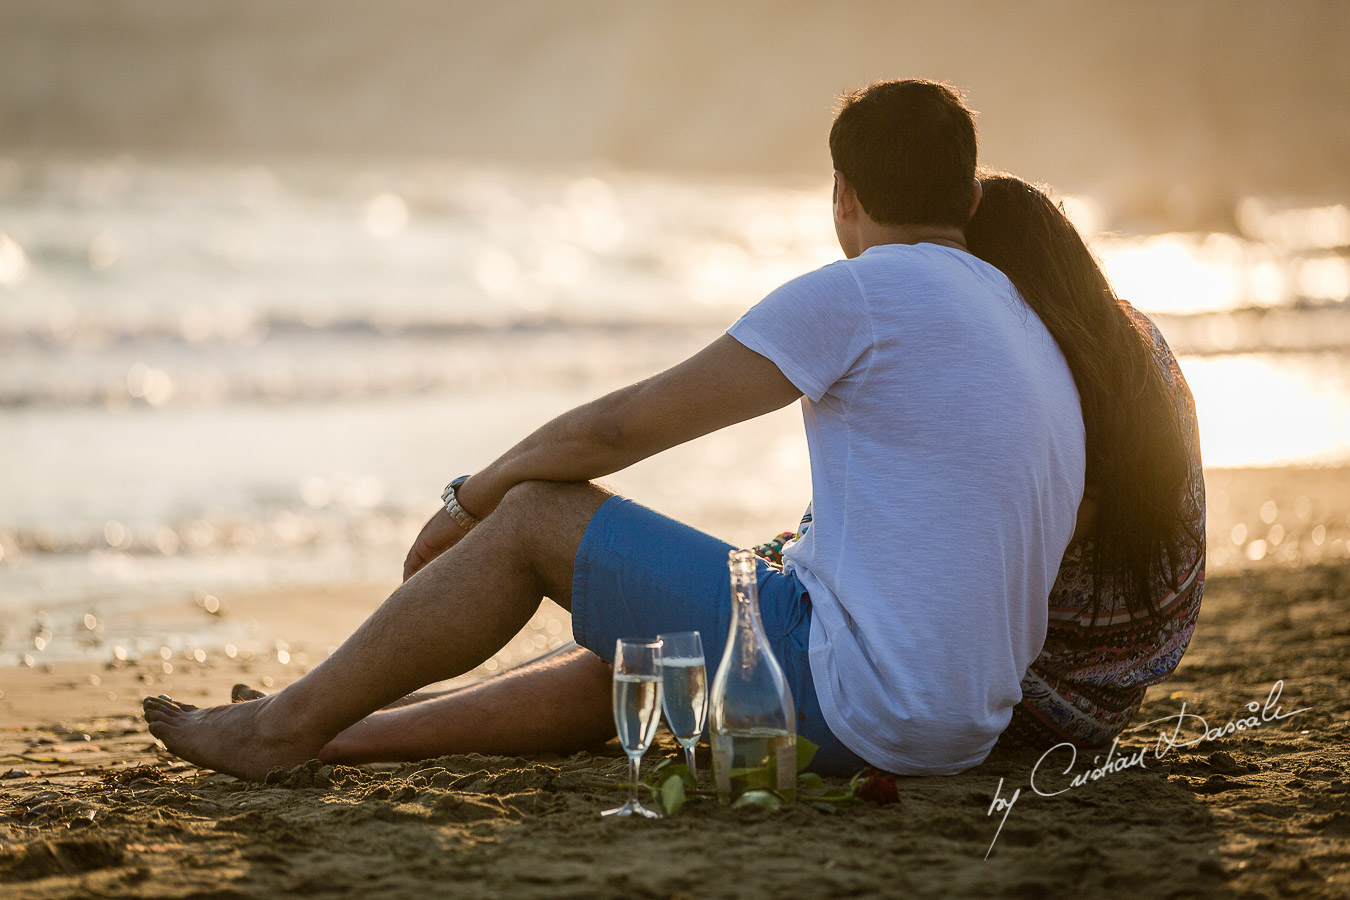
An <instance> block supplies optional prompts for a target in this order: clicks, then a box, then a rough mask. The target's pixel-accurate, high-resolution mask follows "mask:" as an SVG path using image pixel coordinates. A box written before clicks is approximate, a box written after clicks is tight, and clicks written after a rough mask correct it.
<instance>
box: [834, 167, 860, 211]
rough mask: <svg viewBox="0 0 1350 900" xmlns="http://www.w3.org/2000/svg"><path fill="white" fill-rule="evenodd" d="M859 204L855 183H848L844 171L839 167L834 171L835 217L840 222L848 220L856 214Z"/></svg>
mask: <svg viewBox="0 0 1350 900" xmlns="http://www.w3.org/2000/svg"><path fill="white" fill-rule="evenodd" d="M857 205H858V195H857V193H856V192H854V190H853V185H851V184H849V183H848V179H847V178H845V177H844V173H843V172H840V171H839V170H838V169H835V171H834V218H835V220H836V221H839V222H847V221H848V220H849V219H851V218H852V217H853V215H854V210H855V208H856V207H857Z"/></svg>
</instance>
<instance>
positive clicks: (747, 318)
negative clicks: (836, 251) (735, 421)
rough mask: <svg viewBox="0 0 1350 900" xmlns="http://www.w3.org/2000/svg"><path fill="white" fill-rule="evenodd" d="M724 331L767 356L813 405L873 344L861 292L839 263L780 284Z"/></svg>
mask: <svg viewBox="0 0 1350 900" xmlns="http://www.w3.org/2000/svg"><path fill="white" fill-rule="evenodd" d="M727 334H729V335H731V336H732V337H733V338H735V339H736V340H737V341H739V342H740V343H741V344H743V345H745V346H746V347H748V348H750V349H751V350H753V351H755V352H756V353H758V354H760V355H761V356H765V357H768V358H769V359H770V360H772V361H773V363H774V364H775V365H776V366H778V369H779V371H781V372H782V373H783V375H784V377H786V378H787V380H788V381H791V382H792V383H793V385H794V386H796V387H797V389H798V390H800V391H801V392H802V393H803V394H805V395H806V396H807V397H810V398H811V400H812V402H815V403H819V402H820V400H821V398H823V397H824V396H825V395H826V394H827V393H829V392H830V389H831V388H832V387H834V386H835V385H836V384H838V383H839V382H841V381H843V380H845V379H846V378H847V377H849V376H850V375H852V374H854V373H855V372H856V371H857V369H858V368H859V366H860V364H862V363H863V361H864V360H865V358H866V356H867V351H868V350H869V349H870V348H871V346H872V324H871V320H870V318H869V316H868V312H867V305H866V303H865V301H864V298H863V294H862V290H861V288H859V286H858V282H857V280H856V279H855V278H854V277H853V274H852V273H851V272H849V271H848V269H847V267H846V266H845V264H844V263H841V262H840V263H832V264H830V265H828V266H825V267H824V268H822V269H817V270H816V271H814V272H808V273H807V274H805V275H802V276H800V277H798V278H794V279H793V280H791V281H789V282H788V283H787V284H784V285H783V286H782V287H780V288H778V289H777V290H775V291H773V292H772V293H770V294H769V295H768V296H767V297H765V298H764V299H763V300H761V301H759V302H758V303H756V304H755V305H754V306H752V307H751V308H750V309H749V310H748V311H747V312H746V313H745V315H743V316H741V317H740V318H739V319H737V320H736V322H735V324H733V325H732V326H731V327H730V328H728V329H727Z"/></svg>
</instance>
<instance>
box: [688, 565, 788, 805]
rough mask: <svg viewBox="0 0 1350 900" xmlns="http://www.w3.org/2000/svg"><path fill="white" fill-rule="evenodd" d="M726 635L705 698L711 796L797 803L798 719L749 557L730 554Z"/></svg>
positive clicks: (725, 799)
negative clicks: (755, 794)
mask: <svg viewBox="0 0 1350 900" xmlns="http://www.w3.org/2000/svg"><path fill="white" fill-rule="evenodd" d="M727 564H728V565H729V566H730V567H731V603H732V609H731V630H730V633H729V634H728V635H727V648H726V651H725V652H724V653H723V654H722V662H721V664H720V665H719V666H718V667H717V676H716V677H715V678H714V679H713V685H712V693H711V696H710V697H709V708H708V730H709V732H711V737H712V757H713V776H714V779H715V780H716V782H717V797H718V799H719V800H721V801H722V802H723V803H731V802H732V801H734V800H735V799H736V798H737V797H739V796H740V795H741V794H743V793H745V792H746V791H749V790H757V789H758V790H769V791H777V792H778V794H779V795H781V796H782V797H783V799H785V800H787V801H789V802H792V801H795V800H796V799H797V714H796V708H795V707H794V706H793V703H792V692H791V691H790V690H789V689H788V684H787V679H786V678H784V677H783V668H782V666H780V665H779V664H778V660H777V659H775V658H774V655H773V651H772V650H771V649H770V647H769V638H768V635H767V634H765V633H764V623H763V621H762V620H761V619H760V617H759V578H758V575H757V574H756V569H755V555H754V553H752V552H751V551H749V550H733V551H732V553H731V556H730V559H729V560H728V563H727Z"/></svg>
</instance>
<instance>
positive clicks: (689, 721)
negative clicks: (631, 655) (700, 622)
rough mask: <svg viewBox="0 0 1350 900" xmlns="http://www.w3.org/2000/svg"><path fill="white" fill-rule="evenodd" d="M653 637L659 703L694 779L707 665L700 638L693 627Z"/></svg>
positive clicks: (704, 715) (705, 713)
mask: <svg viewBox="0 0 1350 900" xmlns="http://www.w3.org/2000/svg"><path fill="white" fill-rule="evenodd" d="M657 640H658V641H660V642H661V670H662V676H661V677H662V681H663V690H662V692H661V705H662V706H663V707H665V710H666V722H667V724H669V725H670V733H671V734H673V735H675V740H677V741H679V742H680V746H681V747H683V748H684V761H685V763H686V764H687V765H688V766H689V775H690V777H691V778H693V779H695V781H697V780H698V769H697V768H696V767H695V765H694V745H695V744H697V743H698V739H699V738H700V737H701V736H702V735H703V726H704V724H705V723H706V722H707V720H708V669H707V666H706V664H705V663H704V660H703V639H702V638H701V637H699V633H698V632H697V631H680V632H676V633H675V634H663V635H660V636H659V637H657Z"/></svg>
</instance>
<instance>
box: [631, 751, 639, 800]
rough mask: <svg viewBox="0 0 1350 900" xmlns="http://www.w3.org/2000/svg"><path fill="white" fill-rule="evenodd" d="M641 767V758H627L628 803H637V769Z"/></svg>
mask: <svg viewBox="0 0 1350 900" xmlns="http://www.w3.org/2000/svg"><path fill="white" fill-rule="evenodd" d="M641 765H642V757H640V756H630V757H628V802H629V803H637V802H638V798H637V789H638V767H639V766H641Z"/></svg>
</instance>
